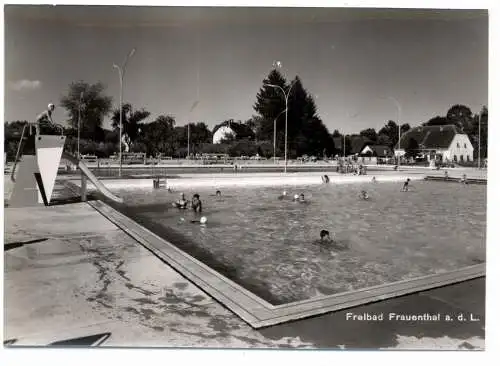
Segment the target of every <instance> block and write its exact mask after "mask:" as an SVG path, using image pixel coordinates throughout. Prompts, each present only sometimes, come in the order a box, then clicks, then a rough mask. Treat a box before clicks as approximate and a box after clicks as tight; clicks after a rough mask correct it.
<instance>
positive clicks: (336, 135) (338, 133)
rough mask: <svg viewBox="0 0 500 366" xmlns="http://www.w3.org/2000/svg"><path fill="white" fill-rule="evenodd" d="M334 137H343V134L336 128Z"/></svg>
mask: <svg viewBox="0 0 500 366" xmlns="http://www.w3.org/2000/svg"><path fill="white" fill-rule="evenodd" d="M332 137H342V135H341V134H340V132H339V130H334V131H333V134H332Z"/></svg>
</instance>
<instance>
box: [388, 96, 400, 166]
mask: <svg viewBox="0 0 500 366" xmlns="http://www.w3.org/2000/svg"><path fill="white" fill-rule="evenodd" d="M389 99H390V100H392V101H393V102H394V103H395V104H396V107H397V108H398V117H397V120H398V150H401V121H400V118H401V104H399V102H398V101H397V99H396V98H394V97H389ZM400 152H401V151H400ZM400 157H401V155H400V154H398V166H399V165H400Z"/></svg>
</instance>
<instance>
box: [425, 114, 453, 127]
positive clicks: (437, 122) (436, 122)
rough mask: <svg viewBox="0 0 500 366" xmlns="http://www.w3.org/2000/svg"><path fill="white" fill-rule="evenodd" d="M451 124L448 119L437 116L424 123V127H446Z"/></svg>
mask: <svg viewBox="0 0 500 366" xmlns="http://www.w3.org/2000/svg"><path fill="white" fill-rule="evenodd" d="M450 123H451V122H450V120H449V119H448V118H447V117H441V116H436V117H432V118H431V119H430V120H428V121H427V122H425V123H423V124H422V125H423V126H444V125H449V124H450Z"/></svg>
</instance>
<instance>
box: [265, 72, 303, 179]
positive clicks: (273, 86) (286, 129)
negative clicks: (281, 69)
mask: <svg viewBox="0 0 500 366" xmlns="http://www.w3.org/2000/svg"><path fill="white" fill-rule="evenodd" d="M295 81H296V80H294V81H292V83H291V84H290V87H289V88H288V92H285V90H284V89H283V88H282V87H281V86H279V85H274V84H267V83H265V84H264V86H269V87H271V88H276V89H279V90H281V92H282V93H283V95H284V97H285V173H286V167H287V164H288V158H287V157H288V155H287V146H288V141H287V140H288V97H289V96H290V92H291V91H292V88H293V86H294V84H295ZM275 132H276V130H275Z"/></svg>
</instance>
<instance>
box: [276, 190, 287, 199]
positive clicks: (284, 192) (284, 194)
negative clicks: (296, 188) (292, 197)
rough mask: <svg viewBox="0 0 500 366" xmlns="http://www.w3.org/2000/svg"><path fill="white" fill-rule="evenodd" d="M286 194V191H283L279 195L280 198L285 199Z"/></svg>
mask: <svg viewBox="0 0 500 366" xmlns="http://www.w3.org/2000/svg"><path fill="white" fill-rule="evenodd" d="M286 195H287V193H286V191H283V193H282V194H281V196H279V197H278V199H279V200H283V199H285V197H286Z"/></svg>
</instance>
